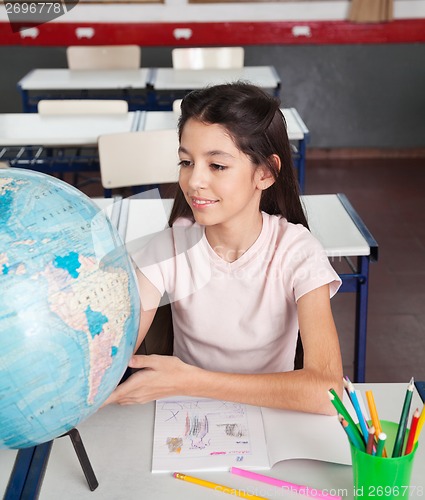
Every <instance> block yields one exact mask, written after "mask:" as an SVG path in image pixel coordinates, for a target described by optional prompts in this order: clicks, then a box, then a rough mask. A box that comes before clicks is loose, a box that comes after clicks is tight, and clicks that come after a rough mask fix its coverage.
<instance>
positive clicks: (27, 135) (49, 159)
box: [0, 112, 140, 173]
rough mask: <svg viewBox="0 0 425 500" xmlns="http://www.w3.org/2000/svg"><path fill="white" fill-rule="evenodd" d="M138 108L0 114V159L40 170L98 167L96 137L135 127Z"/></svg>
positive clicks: (137, 121) (62, 170)
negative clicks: (95, 112)
mask: <svg viewBox="0 0 425 500" xmlns="http://www.w3.org/2000/svg"><path fill="white" fill-rule="evenodd" d="M139 120H140V114H139V112H130V113H126V114H111V115H109V114H107V115H40V114H38V113H5V114H0V161H8V162H9V163H10V165H11V166H14V167H25V168H30V169H32V170H38V171H41V172H46V173H52V172H75V171H78V170H97V171H99V158H98V153H97V139H98V137H99V136H100V135H102V134H111V133H116V132H130V131H133V130H134V131H136V130H137V129H138V127H139Z"/></svg>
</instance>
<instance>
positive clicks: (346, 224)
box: [100, 194, 378, 382]
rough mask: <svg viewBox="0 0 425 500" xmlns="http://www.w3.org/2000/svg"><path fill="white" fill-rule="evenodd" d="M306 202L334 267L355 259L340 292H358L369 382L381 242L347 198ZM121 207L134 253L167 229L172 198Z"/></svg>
mask: <svg viewBox="0 0 425 500" xmlns="http://www.w3.org/2000/svg"><path fill="white" fill-rule="evenodd" d="M301 201H302V203H303V206H304V209H305V211H306V213H307V218H308V223H309V226H310V230H311V232H312V234H314V236H316V238H317V239H318V240H319V241H320V243H321V244H322V246H323V247H324V249H325V251H326V255H327V256H328V257H329V259H330V260H331V263H332V260H333V259H338V261H339V259H344V260H347V259H348V260H350V265H351V266H352V269H351V272H348V273H344V274H340V277H341V278H342V285H341V288H340V292H353V293H355V294H356V315H355V317H356V324H355V325H354V375H353V381H354V382H364V381H365V371H366V341H367V306H368V294H369V263H370V262H371V261H376V260H377V259H378V244H377V242H376V241H375V239H374V238H373V236H372V235H371V234H370V232H369V230H368V229H367V227H366V226H365V224H364V223H363V221H362V220H361V218H360V216H359V215H358V214H357V212H356V211H355V209H354V208H353V207H352V206H351V204H350V202H349V201H348V199H347V197H346V196H344V195H343V194H326V195H307V196H302V197H301ZM100 203H105V202H100ZM120 204H121V206H122V208H121V214H122V216H121V217H120V218H119V219H120V220H119V225H120V228H121V235H122V237H123V235H125V241H126V243H127V245H128V250H129V252H130V253H131V252H132V251H133V249H135V247H134V246H133V245H134V244H135V245H137V239H138V238H141V237H144V236H147V235H149V234H152V233H154V232H155V231H160V230H161V229H163V228H164V227H166V226H167V220H168V216H169V213H170V211H171V206H172V200H160V199H158V200H146V199H125V200H122V201H121V202H120ZM123 239H124V238H123ZM132 243H133V245H132ZM351 259H356V260H357V263H356V264H354V263H352V262H351Z"/></svg>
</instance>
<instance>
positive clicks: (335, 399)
mask: <svg viewBox="0 0 425 500" xmlns="http://www.w3.org/2000/svg"><path fill="white" fill-rule="evenodd" d="M328 395H329V399H330V400H331V403H332V404H333V405H334V407H335V409H336V411H337V412H338V413H340V414H341V415H342V416H343V417H344V418H345V420H346V421H347V422H348V425H349V426H350V427H351V429H353V433H355V434H357V438H358V439H360V441H363V436H362V435H361V433H360V431H359V428H358V427H357V425H356V424H355V422H354V420H353V419H352V418H351V415H350V414H349V413H348V411H347V408H346V407H345V406H344V404H343V402H342V401H341V399H340V398H339V396H338V394H337V393H336V392H335V390H334V389H329V391H328Z"/></svg>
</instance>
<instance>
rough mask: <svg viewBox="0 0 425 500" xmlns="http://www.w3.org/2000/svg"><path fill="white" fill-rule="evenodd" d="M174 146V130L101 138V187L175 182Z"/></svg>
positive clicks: (176, 162)
mask: <svg viewBox="0 0 425 500" xmlns="http://www.w3.org/2000/svg"><path fill="white" fill-rule="evenodd" d="M178 146H179V143H178V137H177V132H176V131H175V129H166V130H145V131H141V132H124V133H117V134H106V135H101V136H100V137H99V139H98V148H99V160H100V177H101V182H102V186H103V187H104V188H105V189H113V188H121V187H130V186H143V185H149V184H164V183H173V182H177V180H178V170H179V169H178V153H177V150H178Z"/></svg>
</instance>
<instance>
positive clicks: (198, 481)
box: [173, 472, 267, 500]
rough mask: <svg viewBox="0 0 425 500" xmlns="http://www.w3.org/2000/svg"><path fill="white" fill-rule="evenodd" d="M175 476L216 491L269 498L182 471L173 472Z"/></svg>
mask: <svg viewBox="0 0 425 500" xmlns="http://www.w3.org/2000/svg"><path fill="white" fill-rule="evenodd" d="M173 477H175V478H176V479H181V480H182V481H187V482H188V483H193V484H198V485H199V486H205V487H206V488H211V489H213V490H215V491H220V492H221V493H228V494H229V495H233V496H234V497H239V498H250V499H251V500H267V498H264V497H258V496H256V495H251V494H249V493H246V492H245V491H244V490H238V489H236V488H230V487H229V486H223V485H222V484H217V483H212V482H211V481H205V479H198V478H197V477H192V476H187V475H186V474H181V473H180V472H175V473H174V474H173Z"/></svg>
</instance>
